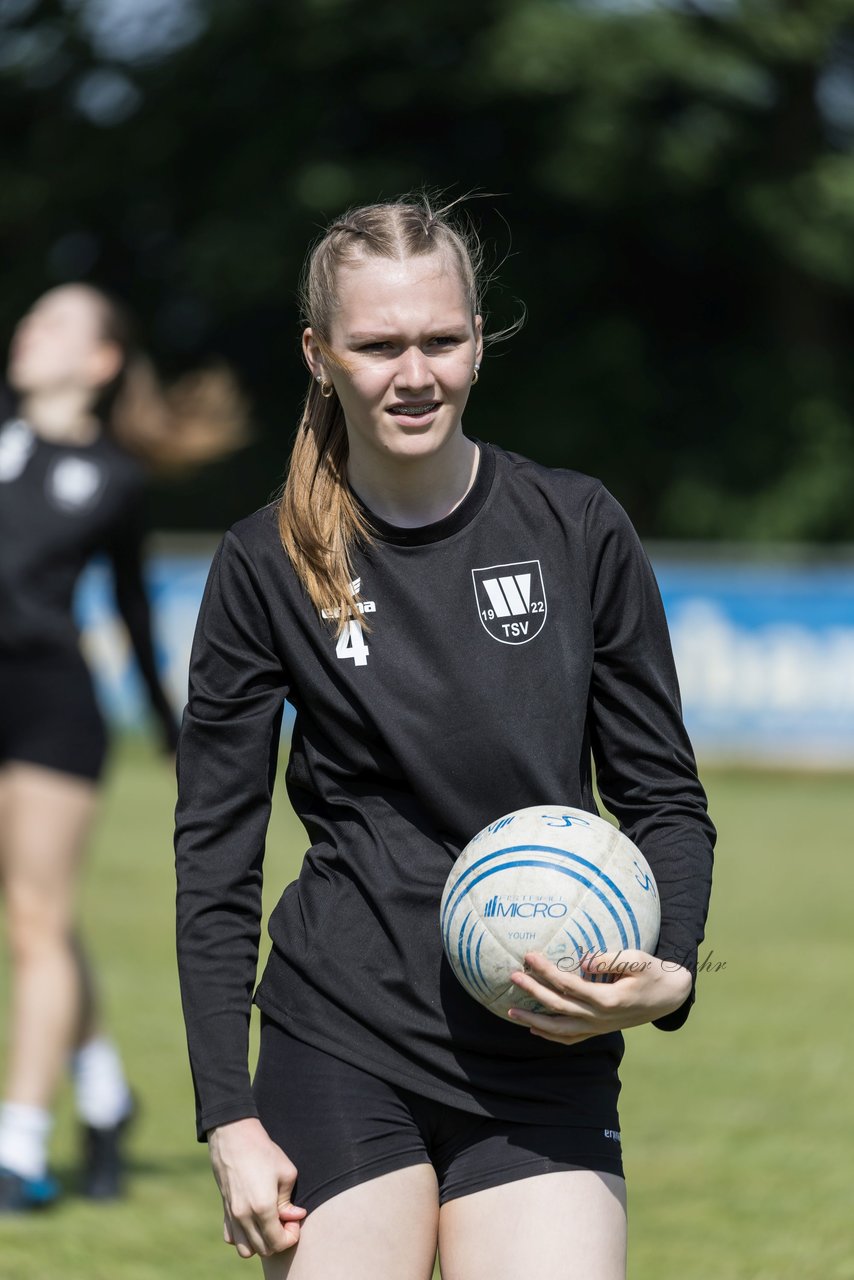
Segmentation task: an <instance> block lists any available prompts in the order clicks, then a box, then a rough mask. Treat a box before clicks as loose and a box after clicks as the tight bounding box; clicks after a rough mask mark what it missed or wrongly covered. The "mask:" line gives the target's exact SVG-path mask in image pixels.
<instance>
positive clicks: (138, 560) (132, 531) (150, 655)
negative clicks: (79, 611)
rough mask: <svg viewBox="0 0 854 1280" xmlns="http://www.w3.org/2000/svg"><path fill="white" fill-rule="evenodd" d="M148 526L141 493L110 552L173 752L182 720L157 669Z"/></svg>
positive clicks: (122, 608)
mask: <svg viewBox="0 0 854 1280" xmlns="http://www.w3.org/2000/svg"><path fill="white" fill-rule="evenodd" d="M144 529H145V525H144V519H143V513H142V497H141V496H140V497H139V498H138V499H137V500H136V501H135V502H132V503H131V506H130V509H129V511H128V513H127V515H126V517H125V519H124V521H123V522H122V524H121V525H120V527H119V528H118V529H117V530H116V532H115V534H114V535H113V537H112V538H111V540H110V545H109V547H108V548H107V552H108V554H109V557H110V560H111V562H112V567H113V581H114V589H115V595H116V605H117V606H118V610H119V613H120V614H121V616H122V619H123V621H124V624H125V626H126V627H127V629H128V634H129V636H130V640H131V644H132V645H133V650H134V653H135V654H136V660H137V663H138V664H139V670H140V673H141V675H142V678H143V680H144V681H145V685H146V688H147V690H148V697H149V700H150V702H151V707H152V710H153V711H154V714H155V715H156V716H157V719H158V721H159V723H160V729H161V734H162V741H163V748H164V750H165V751H169V752H173V751H174V750H175V748H176V746H177V744H178V719H177V716H176V715H175V712H174V710H173V708H172V704H171V703H170V701H169V698H168V697H167V695H166V692H165V690H164V688H163V685H162V683H161V681H160V676H159V675H158V671H157V660H156V658H155V654H154V639H153V636H152V630H151V609H150V607H149V603H148V594H147V592H146V589H145V581H144V578H143V541H144Z"/></svg>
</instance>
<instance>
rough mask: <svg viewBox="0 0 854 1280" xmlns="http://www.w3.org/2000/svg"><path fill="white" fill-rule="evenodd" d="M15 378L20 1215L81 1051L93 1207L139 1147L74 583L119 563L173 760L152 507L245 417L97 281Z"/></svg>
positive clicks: (9, 509) (6, 711)
mask: <svg viewBox="0 0 854 1280" xmlns="http://www.w3.org/2000/svg"><path fill="white" fill-rule="evenodd" d="M8 384H9V385H8V389H5V388H4V389H3V393H2V398H3V400H4V404H3V405H2V406H0V410H2V411H0V708H2V710H0V882H1V883H2V889H3V895H4V898H5V902H6V910H7V916H8V936H9V940H10V948H11V957H12V982H11V988H12V1014H11V1025H10V1031H9V1035H8V1037H7V1045H8V1062H7V1069H6V1081H5V1088H4V1094H3V1103H2V1109H0V1211H6V1212H13V1211H16V1210H25V1209H28V1208H31V1207H38V1206H41V1205H43V1204H45V1203H46V1202H49V1201H50V1200H52V1199H53V1198H55V1195H56V1191H57V1188H56V1183H55V1181H54V1180H53V1179H52V1178H51V1177H50V1175H49V1174H48V1172H47V1144H48V1134H49V1130H50V1127H51V1104H52V1100H53V1097H54V1092H55V1089H56V1086H57V1083H58V1080H59V1077H60V1073H61V1071H62V1069H63V1067H64V1065H65V1063H66V1062H67V1061H68V1059H69V1057H71V1061H72V1067H73V1073H74V1078H75V1092H76V1097H77V1104H78V1111H79V1114H80V1119H81V1122H82V1135H81V1136H82V1140H83V1153H82V1170H81V1190H82V1191H83V1192H84V1194H86V1195H88V1196H90V1197H92V1198H95V1199H110V1198H114V1197H115V1196H116V1195H118V1194H119V1193H120V1191H121V1184H122V1161H121V1144H122V1139H123V1136H124V1133H125V1131H126V1129H127V1127H128V1122H129V1119H130V1117H131V1114H132V1111H133V1108H134V1103H133V1099H132V1097H131V1094H130V1091H129V1089H128V1086H127V1083H126V1081H125V1076H124V1072H123V1069H122V1065H121V1062H120V1059H119V1056H118V1053H117V1050H116V1048H115V1046H114V1044H113V1043H112V1042H111V1041H110V1040H109V1039H108V1038H107V1036H106V1035H105V1033H104V1030H103V1025H102V1019H101V1014H100V1012H99V1010H98V1008H97V1003H96V1000H95V995H94V982H93V978H92V973H91V969H90V966H89V965H88V963H87V961H86V958H85V955H84V951H83V948H82V946H81V943H80V938H79V934H78V933H77V931H76V929H75V922H74V911H73V901H74V896H75V887H76V882H77V878H78V868H79V866H80V862H81V855H82V853H83V850H84V848H85V846H86V843H87V840H88V837H89V833H90V829H91V825H92V821H93V817H94V815H95V811H96V806H97V801H98V794H99V780H100V778H101V774H102V769H103V764H104V756H105V751H106V746H107V735H106V731H105V726H104V722H103V719H102V716H101V713H100V710H99V708H98V705H97V702H96V699H95V695H94V691H93V687H92V679H91V676H90V672H89V668H88V666H87V663H86V662H85V661H84V659H83V656H82V655H81V651H80V648H79V643H78V640H79V637H78V634H77V629H76V626H75V621H74V616H73V612H72V596H73V592H74V586H75V583H76V581H77V579H78V577H79V575H80V573H81V571H82V569H83V568H84V566H85V565H86V563H87V562H88V561H89V560H90V558H91V557H92V556H93V555H95V554H105V555H106V556H107V557H108V559H109V560H110V562H111V565H112V570H113V577H114V585H115V595H116V602H117V605H118V609H119V612H120V613H121V615H122V617H123V619H124V622H125V624H126V625H127V629H128V633H129V636H130V639H131V642H132V645H133V649H134V653H135V656H136V659H137V662H138V665H139V669H140V671H141V674H142V676H143V678H144V680H145V684H146V686H147V690H148V694H149V697H150V701H151V706H152V709H153V711H154V713H155V714H156V717H157V719H158V722H159V726H160V731H161V735H162V739H163V745H164V748H165V750H166V752H167V754H168V756H169V758H170V760H171V758H172V754H173V752H174V749H175V745H176V742H177V735H178V726H177V721H176V716H175V713H174V711H173V709H172V706H171V705H170V702H169V699H168V697H167V695H166V693H165V692H164V689H163V687H162V685H161V681H160V678H159V676H158V670H157V664H156V662H155V651H154V645H153V641H152V633H151V623H150V617H149V603H148V599H147V596H146V590H145V586H144V582H143V555H142V545H143V526H144V521H143V517H142V500H143V494H144V490H145V487H146V482H147V476H148V474H149V472H150V471H151V469H152V468H157V467H170V468H176V467H180V466H182V465H189V464H191V463H200V462H202V461H204V460H205V459H206V458H213V457H216V456H218V455H219V454H220V453H222V452H225V451H227V450H230V449H231V448H233V447H234V446H235V445H236V444H237V443H238V442H239V441H240V439H241V436H242V433H243V430H244V427H243V417H244V415H243V409H242V407H241V403H240V399H239V396H238V395H237V393H236V389H235V387H234V385H233V380H232V379H231V378H230V376H229V375H228V374H226V373H225V372H223V373H211V374H203V373H202V374H195V375H191V381H190V382H189V383H188V382H184V383H183V386H181V385H180V384H179V386H178V387H177V388H173V390H172V391H171V392H166V391H165V390H163V389H162V388H161V387H160V385H159V383H158V381H157V378H156V375H155V373H154V370H153V368H152V366H151V364H150V363H149V361H148V360H147V359H146V358H145V357H144V355H143V354H142V353H141V352H140V351H138V350H137V348H136V346H135V343H134V340H133V337H132V332H131V324H130V320H129V317H128V316H127V314H126V312H125V311H124V308H123V307H121V306H120V305H119V304H118V303H117V302H116V301H114V300H113V299H111V298H109V297H107V296H106V295H105V294H103V293H101V292H100V291H99V290H96V289H94V288H92V287H90V286H88V285H67V286H63V287H60V288H57V289H54V290H52V291H50V292H49V293H47V294H45V295H44V296H43V297H41V298H40V299H38V301H37V302H36V303H35V304H34V306H33V307H32V308H31V309H30V311H29V312H28V313H27V314H26V315H25V316H24V318H23V319H22V320H21V321H20V323H19V324H18V326H17V328H16V331H15V335H14V338H13V341H12V345H11V348H10V353H9V362H8ZM178 406H180V410H181V411H180V412H179V411H178ZM214 408H215V410H216V412H215V413H214V412H212V410H213V409H214Z"/></svg>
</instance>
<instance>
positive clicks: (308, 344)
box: [302, 329, 325, 378]
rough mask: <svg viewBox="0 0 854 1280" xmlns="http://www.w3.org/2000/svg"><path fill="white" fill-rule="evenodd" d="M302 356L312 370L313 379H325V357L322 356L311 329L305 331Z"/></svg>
mask: <svg viewBox="0 0 854 1280" xmlns="http://www.w3.org/2000/svg"><path fill="white" fill-rule="evenodd" d="M302 354H303V356H304V358H305V362H306V364H307V365H308V367H309V369H310V370H311V375H312V377H313V378H323V377H324V376H325V375H324V370H323V357H322V356H321V354H320V347H319V346H318V344H317V339H316V338H315V336H314V334H313V332H312V330H311V329H305V330H304V331H303V335H302Z"/></svg>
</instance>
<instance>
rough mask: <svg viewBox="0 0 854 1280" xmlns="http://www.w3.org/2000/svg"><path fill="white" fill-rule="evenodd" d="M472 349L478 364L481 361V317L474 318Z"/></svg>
mask: <svg viewBox="0 0 854 1280" xmlns="http://www.w3.org/2000/svg"><path fill="white" fill-rule="evenodd" d="M474 349H475V360H476V361H477V363H478V364H480V363H481V361H482V360H483V316H475V318H474Z"/></svg>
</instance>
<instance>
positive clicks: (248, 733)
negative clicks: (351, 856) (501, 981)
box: [175, 532, 287, 1139]
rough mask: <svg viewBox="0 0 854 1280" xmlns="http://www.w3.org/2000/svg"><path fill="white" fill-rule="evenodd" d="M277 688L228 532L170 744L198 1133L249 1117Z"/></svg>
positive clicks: (260, 616)
mask: <svg viewBox="0 0 854 1280" xmlns="http://www.w3.org/2000/svg"><path fill="white" fill-rule="evenodd" d="M286 692H287V688H286V680H285V674H284V671H283V669H282V664H281V661H280V660H279V658H278V657H277V655H276V653H275V652H274V644H273V639H272V631H271V625H270V619H269V616H268V613H267V609H266V607H265V603H264V601H263V598H262V592H261V589H260V586H259V582H258V578H257V576H256V573H255V569H254V566H253V564H252V562H251V561H250V558H249V556H248V554H247V552H246V550H245V548H244V546H243V544H242V543H241V541H240V540H239V538H238V537H237V536H236V535H235V534H234V533H232V532H229V533H227V534H226V535H225V537H224V539H223V541H222V542H221V543H220V545H219V548H218V549H217V552H216V555H215V557H214V560H213V563H212V565H211V569H210V574H209V576H208V581H207V585H206V587H205V593H204V597H203V600H202V605H201V611H200V613H199V618H198V622H197V625H196V632H195V637H194V641H193V649H192V654H191V659H190V680H189V701H188V704H187V707H186V709H185V712H184V719H183V724H182V726H181V736H180V740H179V744H178V795H179V798H178V805H177V809H176V815H175V817H176V828H175V857H176V871H177V881H178V902H177V905H178V920H177V944H178V965H179V972H180V979H181V996H182V1001H183V1007H184V1018H185V1022H186V1026H187V1040H188V1047H189V1053H190V1063H191V1068H192V1073H193V1083H194V1086H195V1091H196V1123H197V1133H198V1136H199V1138H200V1139H203V1138H204V1135H205V1133H206V1132H207V1130H209V1129H212V1128H214V1127H215V1126H216V1125H219V1124H227V1123H229V1122H230V1121H232V1120H239V1119H243V1118H245V1117H249V1116H256V1115H257V1114H258V1113H257V1110H256V1108H255V1103H254V1100H253V1097H252V1093H251V1086H250V1078H249V1067H248V1034H249V1015H250V1008H251V1000H252V991H253V987H254V983H255V974H256V966H257V961H258V941H259V936H260V921H261V885H262V862H263V857H264V845H265V839H266V832H267V824H268V821H269V817H270V809H271V802H272V793H273V782H274V777H275V770H276V761H277V756H278V744H279V731H280V726H281V719H282V710H283V702H284V697H285V694H286Z"/></svg>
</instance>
